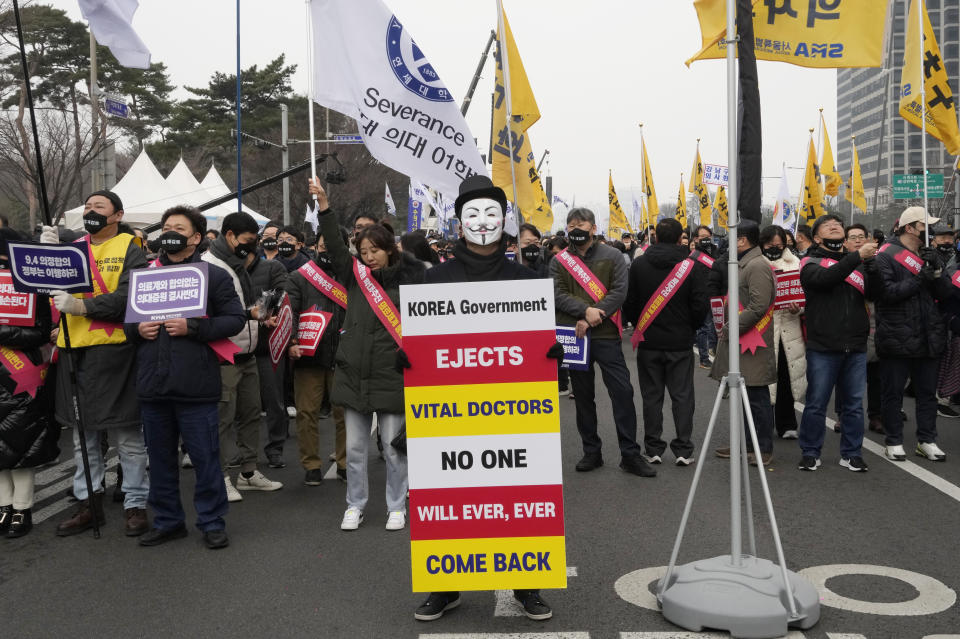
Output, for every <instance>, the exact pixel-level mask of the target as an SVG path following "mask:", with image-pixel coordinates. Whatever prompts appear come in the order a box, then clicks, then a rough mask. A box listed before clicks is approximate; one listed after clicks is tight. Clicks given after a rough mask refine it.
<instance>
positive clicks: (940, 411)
mask: <svg viewBox="0 0 960 639" xmlns="http://www.w3.org/2000/svg"><path fill="white" fill-rule="evenodd" d="M937 415H939V416H940V417H950V418H952V419H956V418H957V417H960V413H958V412H957V411H955V410H953V409H952V408H950V405H949V404H937Z"/></svg>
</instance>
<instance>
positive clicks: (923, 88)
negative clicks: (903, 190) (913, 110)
mask: <svg viewBox="0 0 960 639" xmlns="http://www.w3.org/2000/svg"><path fill="white" fill-rule="evenodd" d="M918 2H919V4H918V5H917V28H918V29H919V31H920V39H919V40H918V41H917V42H918V43H919V45H920V46H919V47H917V49H918V53H919V54H920V68H921V69H923V52H924V49H925V47H924V46H923V23H924V20H923V17H924V16H925V15H926V7H925V6H924V4H923V0H918ZM908 15H909V9H908ZM908 22H909V17H908ZM922 80H923V78H922V77H921V82H920V124H921V128H922V130H923V133H922V134H921V135H920V151H921V152H922V153H923V226H924V242H923V244H924V246H930V222H929V220H930V214H929V213H928V212H927V197H928V195H927V83H926V82H923V81H922Z"/></svg>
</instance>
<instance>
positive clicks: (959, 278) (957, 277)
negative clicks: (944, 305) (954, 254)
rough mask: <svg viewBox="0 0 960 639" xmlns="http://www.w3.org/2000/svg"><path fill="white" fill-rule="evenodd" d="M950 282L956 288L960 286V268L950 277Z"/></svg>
mask: <svg viewBox="0 0 960 639" xmlns="http://www.w3.org/2000/svg"><path fill="white" fill-rule="evenodd" d="M950 282H951V283H952V284H953V285H954V286H956V287H957V288H960V270H958V271H957V272H956V273H954V274H953V276H952V277H951V278H950Z"/></svg>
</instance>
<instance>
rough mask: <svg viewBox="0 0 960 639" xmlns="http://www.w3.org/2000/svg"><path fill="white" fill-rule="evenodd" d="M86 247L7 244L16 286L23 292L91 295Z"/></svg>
mask: <svg viewBox="0 0 960 639" xmlns="http://www.w3.org/2000/svg"><path fill="white" fill-rule="evenodd" d="M86 248H87V247H86V246H85V245H83V244H80V245H77V244H35V243H33V242H8V243H7V249H8V251H9V254H10V272H11V274H12V275H13V287H14V289H16V290H17V291H20V292H21V293H50V292H52V291H58V290H59V291H67V292H69V293H89V292H91V291H93V281H92V280H91V279H90V261H89V259H88V257H87V250H86Z"/></svg>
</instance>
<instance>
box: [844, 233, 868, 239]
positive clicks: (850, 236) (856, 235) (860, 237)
mask: <svg viewBox="0 0 960 639" xmlns="http://www.w3.org/2000/svg"><path fill="white" fill-rule="evenodd" d="M847 239H848V240H865V239H867V236H866V235H862V234H859V233H857V234H855V235H853V234H851V235H848V236H847Z"/></svg>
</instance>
